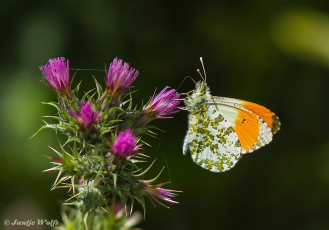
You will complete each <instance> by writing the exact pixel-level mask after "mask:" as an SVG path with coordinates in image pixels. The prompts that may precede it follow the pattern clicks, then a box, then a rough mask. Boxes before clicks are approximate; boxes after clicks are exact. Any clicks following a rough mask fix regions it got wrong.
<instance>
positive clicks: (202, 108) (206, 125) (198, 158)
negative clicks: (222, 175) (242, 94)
mask: <svg viewBox="0 0 329 230" xmlns="http://www.w3.org/2000/svg"><path fill="white" fill-rule="evenodd" d="M200 60H201V64H202V67H203V71H204V74H205V78H203V77H202V75H201V73H200V71H199V70H198V72H199V74H200V76H201V78H202V79H203V80H202V81H199V82H197V83H196V85H195V89H194V90H193V91H192V92H191V93H188V94H187V97H186V98H185V99H184V103H185V105H186V108H185V109H186V110H187V111H188V112H189V115H188V131H187V134H186V136H185V139H184V145H183V153H184V155H185V154H186V153H188V152H190V153H191V157H192V159H193V161H194V162H195V163H196V164H198V165H199V166H201V167H202V168H205V169H207V170H209V171H211V172H224V171H227V170H230V169H231V168H233V167H234V166H235V164H236V163H237V162H238V161H239V159H240V158H241V156H242V155H243V154H246V153H251V152H253V151H255V150H257V149H259V148H261V147H263V146H264V145H267V144H268V143H270V142H271V141H272V138H273V134H275V133H277V132H278V131H279V130H280V125H281V124H280V121H279V118H278V117H277V116H276V115H275V114H274V113H273V112H271V111H270V110H269V109H267V108H265V107H263V106H261V105H258V104H255V103H252V102H248V101H243V100H239V99H233V98H227V97H216V96H212V95H211V93H210V89H209V87H208V85H207V83H206V73H205V69H204V65H203V60H202V57H201V58H200Z"/></svg>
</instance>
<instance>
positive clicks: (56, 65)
mask: <svg viewBox="0 0 329 230" xmlns="http://www.w3.org/2000/svg"><path fill="white" fill-rule="evenodd" d="M40 70H41V72H42V74H43V75H44V76H45V78H46V79H47V81H48V83H46V82H45V84H46V85H47V86H48V87H50V88H52V89H54V90H56V91H62V92H63V93H64V94H66V95H67V96H69V97H71V90H70V86H71V82H72V80H73V78H74V76H73V78H72V79H71V80H70V71H69V60H66V59H65V58H64V57H59V58H57V59H56V58H54V59H49V61H48V64H47V65H44V66H41V67H40Z"/></svg>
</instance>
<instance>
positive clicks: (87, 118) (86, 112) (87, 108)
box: [70, 101, 102, 128]
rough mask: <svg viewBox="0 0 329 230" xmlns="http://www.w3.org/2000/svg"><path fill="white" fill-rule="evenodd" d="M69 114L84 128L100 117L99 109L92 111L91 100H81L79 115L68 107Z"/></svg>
mask: <svg viewBox="0 0 329 230" xmlns="http://www.w3.org/2000/svg"><path fill="white" fill-rule="evenodd" d="M70 114H71V115H72V116H73V117H74V118H75V119H76V120H77V121H78V123H79V125H80V126H82V127H86V128H89V127H90V126H91V125H93V124H95V123H97V122H98V121H99V120H100V119H101V118H102V115H101V114H100V111H98V112H94V111H93V104H92V103H91V102H83V101H81V108H80V111H79V115H77V114H76V113H75V112H74V111H73V110H72V109H70Z"/></svg>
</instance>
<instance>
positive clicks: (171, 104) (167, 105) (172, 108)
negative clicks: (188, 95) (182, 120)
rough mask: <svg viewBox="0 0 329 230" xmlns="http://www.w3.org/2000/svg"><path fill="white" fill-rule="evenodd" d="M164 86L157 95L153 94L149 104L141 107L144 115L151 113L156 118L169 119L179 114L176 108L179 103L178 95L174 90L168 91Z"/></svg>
mask: <svg viewBox="0 0 329 230" xmlns="http://www.w3.org/2000/svg"><path fill="white" fill-rule="evenodd" d="M168 88H169V87H168V86H166V87H165V88H164V89H163V90H162V91H161V92H160V93H159V94H158V95H155V93H154V94H153V96H152V98H151V99H150V100H149V102H148V103H147V104H146V105H145V106H144V107H143V111H144V112H145V113H153V115H154V116H155V117H156V118H169V117H168V116H169V115H171V114H174V113H177V112H179V110H178V109H177V106H178V105H179V103H180V101H179V100H177V99H178V98H179V96H180V95H179V93H178V92H177V91H176V90H175V89H171V90H168V91H167V89H168Z"/></svg>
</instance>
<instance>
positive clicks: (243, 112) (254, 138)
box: [207, 97, 280, 153]
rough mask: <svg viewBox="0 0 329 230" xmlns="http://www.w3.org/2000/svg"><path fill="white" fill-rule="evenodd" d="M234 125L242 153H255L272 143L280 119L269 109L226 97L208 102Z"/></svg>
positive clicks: (213, 98)
mask: <svg viewBox="0 0 329 230" xmlns="http://www.w3.org/2000/svg"><path fill="white" fill-rule="evenodd" d="M207 104H209V105H213V106H216V108H217V110H218V111H219V112H220V113H221V114H222V115H223V117H224V118H225V119H227V120H228V122H229V123H230V124H231V125H232V127H233V129H234V131H235V132H236V134H237V135H238V137H239V140H240V143H241V151H242V153H249V152H253V151H254V150H256V149H259V148H260V147H262V146H264V145H266V144H268V143H270V142H271V140H272V137H273V134H274V133H276V132H277V131H279V129H280V121H279V118H278V117H277V116H276V115H275V114H274V113H273V112H271V111H270V110H269V109H267V108H265V107H263V106H261V105H258V104H255V103H252V102H248V101H243V100H239V99H233V98H226V97H212V99H211V100H210V101H208V102H207Z"/></svg>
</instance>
